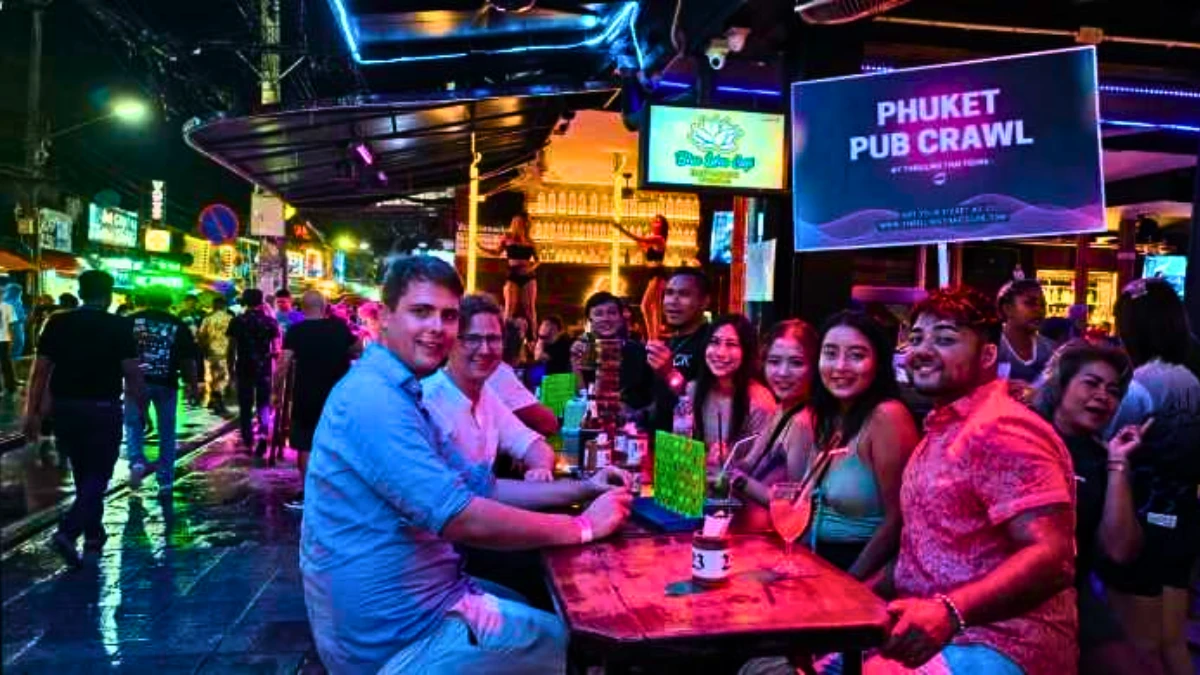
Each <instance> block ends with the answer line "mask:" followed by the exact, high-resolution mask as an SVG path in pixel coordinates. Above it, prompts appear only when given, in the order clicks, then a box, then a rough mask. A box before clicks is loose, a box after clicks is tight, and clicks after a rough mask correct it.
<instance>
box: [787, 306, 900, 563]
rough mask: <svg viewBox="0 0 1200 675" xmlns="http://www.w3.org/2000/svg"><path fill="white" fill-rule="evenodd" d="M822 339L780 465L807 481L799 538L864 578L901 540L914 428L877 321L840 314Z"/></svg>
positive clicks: (824, 330) (885, 337) (890, 351)
mask: <svg viewBox="0 0 1200 675" xmlns="http://www.w3.org/2000/svg"><path fill="white" fill-rule="evenodd" d="M820 344H821V346H820V352H819V356H818V365H817V371H818V375H819V376H818V377H817V378H816V381H815V382H814V383H813V395H812V400H811V402H810V404H809V407H808V409H807V410H805V411H804V413H802V418H801V420H800V425H801V426H800V442H799V443H798V444H797V445H796V446H794V447H793V448H792V452H791V453H790V454H789V456H788V473H789V475H790V476H791V477H792V478H793V479H795V480H800V479H802V478H809V479H811V485H812V486H813V500H814V507H813V521H812V524H811V525H810V533H809V535H808V536H807V537H806V538H807V539H808V540H809V541H811V542H812V543H813V547H814V549H815V551H816V553H817V554H818V555H820V556H822V557H823V558H825V559H826V560H829V561H830V562H832V563H833V564H834V565H837V566H838V567H840V568H842V569H844V570H847V571H848V572H850V574H852V575H854V576H855V577H857V578H860V579H865V578H867V577H868V576H870V575H871V574H873V573H874V572H875V571H877V570H878V569H880V568H881V567H883V565H884V564H885V563H887V561H888V560H890V559H891V558H892V557H893V556H894V555H895V553H896V550H897V547H898V546H899V543H900V524H901V519H900V476H901V473H902V472H903V470H904V465H905V464H906V463H907V461H908V457H909V455H910V454H911V453H912V450H913V448H914V447H915V446H916V444H917V440H918V435H917V428H916V425H915V424H914V423H913V419H912V415H911V414H910V413H909V411H908V408H906V407H905V406H904V404H903V403H901V402H900V391H899V387H898V386H897V384H896V372H895V370H894V369H893V368H892V355H893V353H894V352H895V342H894V340H893V339H891V338H890V337H889V336H888V334H887V332H886V331H885V330H884V329H883V327H882V326H881V325H880V324H879V323H878V322H876V321H875V320H874V319H872V318H870V317H869V316H867V315H866V314H864V313H862V312H850V311H846V312H840V313H838V314H835V315H834V316H833V317H832V318H830V319H829V320H828V321H827V322H825V325H824V326H823V327H822V329H821V343H820ZM810 472H812V475H811V476H810V475H809V473H810Z"/></svg>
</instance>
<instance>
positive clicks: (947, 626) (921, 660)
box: [881, 598, 955, 668]
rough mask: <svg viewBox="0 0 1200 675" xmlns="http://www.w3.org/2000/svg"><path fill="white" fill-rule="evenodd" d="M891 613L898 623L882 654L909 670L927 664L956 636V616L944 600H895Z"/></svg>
mask: <svg viewBox="0 0 1200 675" xmlns="http://www.w3.org/2000/svg"><path fill="white" fill-rule="evenodd" d="M887 611H888V614H889V615H891V617H892V620H893V621H894V623H893V624H892V630H891V632H890V634H889V637H888V640H887V642H886V643H885V644H884V645H883V648H882V650H881V651H882V653H883V655H884V656H885V657H887V658H889V659H891V660H893V661H899V662H900V663H901V664H903V665H904V666H905V667H908V668H917V667H919V666H921V665H924V664H925V663H926V662H928V661H929V660H930V659H932V658H933V657H935V656H937V655H938V652H940V651H942V648H943V647H945V646H946V645H947V644H949V643H950V638H952V637H954V630H955V622H954V617H953V616H951V615H950V609H949V608H948V607H946V605H945V603H943V602H942V601H941V600H935V599H932V598H929V599H922V598H906V599H904V600H894V601H892V602H890V603H888V606H887Z"/></svg>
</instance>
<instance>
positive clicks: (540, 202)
mask: <svg viewBox="0 0 1200 675" xmlns="http://www.w3.org/2000/svg"><path fill="white" fill-rule="evenodd" d="M533 212H534V213H545V212H546V193H545V192H539V193H538V195H537V199H536V200H534V202H533Z"/></svg>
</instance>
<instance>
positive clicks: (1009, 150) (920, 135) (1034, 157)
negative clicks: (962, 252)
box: [791, 47, 1105, 251]
mask: <svg viewBox="0 0 1200 675" xmlns="http://www.w3.org/2000/svg"><path fill="white" fill-rule="evenodd" d="M791 98H792V119H791V124H792V155H793V158H792V172H793V180H792V185H793V186H794V187H793V215H794V223H795V241H796V250H797V251H820V250H830V249H850V248H868V247H877V246H897V245H906V244H923V243H933V242H952V241H969V240H986V239H999V238H1005V237H1031V236H1043V235H1061V234H1078V233H1085V232H1098V231H1103V230H1104V229H1105V224H1104V183H1103V178H1102V175H1101V169H1100V127H1099V107H1098V98H1097V83H1096V52H1095V49H1094V48H1092V47H1081V48H1075V49H1066V50H1060V51H1053V52H1041V53H1037V54H1026V55H1020V56H1013V57H1002V58H996V59H988V60H984V61H971V62H964V63H953V64H946V65H940V66H929V67H923V68H913V69H908V70H894V71H887V72H882V73H871V74H865V75H852V76H848V77H841V78H833V79H827V80H812V81H808V82H797V83H794V84H793V85H792V93H791Z"/></svg>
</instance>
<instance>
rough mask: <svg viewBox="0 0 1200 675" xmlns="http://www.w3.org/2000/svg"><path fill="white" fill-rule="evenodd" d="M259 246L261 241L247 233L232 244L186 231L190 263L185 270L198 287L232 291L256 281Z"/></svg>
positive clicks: (184, 237) (221, 291)
mask: <svg viewBox="0 0 1200 675" xmlns="http://www.w3.org/2000/svg"><path fill="white" fill-rule="evenodd" d="M259 248H260V244H259V242H258V241H256V240H254V239H249V238H246V237H239V238H238V239H237V240H235V241H234V242H232V243H228V244H213V243H212V242H210V241H208V240H207V239H201V238H199V237H193V236H191V235H188V234H185V235H183V252H184V254H185V257H186V258H187V259H188V263H187V264H186V265H185V266H184V267H183V269H182V271H183V272H184V273H185V274H187V275H188V277H189V278H190V279H191V280H192V283H193V284H194V286H195V288H196V289H198V290H206V291H209V292H213V293H217V294H219V295H228V294H229V293H230V292H231V291H232V290H233V289H235V288H240V287H245V286H246V285H248V284H251V283H252V280H253V273H254V270H255V269H256V266H257V263H258V254H259Z"/></svg>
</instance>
